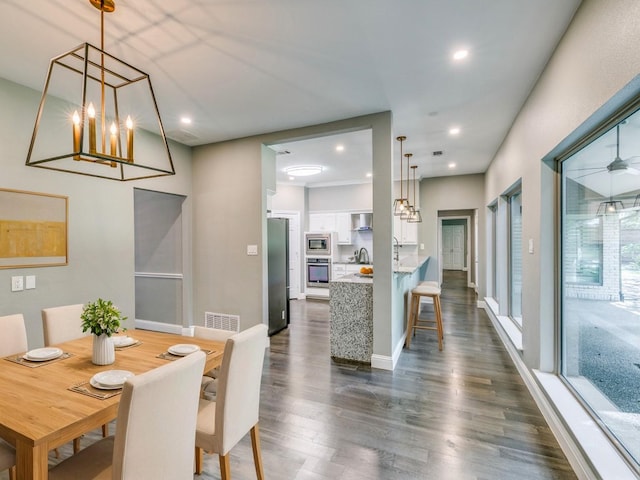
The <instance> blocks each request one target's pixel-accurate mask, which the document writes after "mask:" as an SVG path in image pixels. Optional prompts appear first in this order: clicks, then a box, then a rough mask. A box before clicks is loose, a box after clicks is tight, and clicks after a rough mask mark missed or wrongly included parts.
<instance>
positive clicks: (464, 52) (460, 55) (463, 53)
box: [453, 49, 469, 60]
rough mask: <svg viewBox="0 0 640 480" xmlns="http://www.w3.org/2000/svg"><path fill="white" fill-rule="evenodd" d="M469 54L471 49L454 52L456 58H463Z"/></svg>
mask: <svg viewBox="0 0 640 480" xmlns="http://www.w3.org/2000/svg"><path fill="white" fill-rule="evenodd" d="M468 56H469V50H464V49H463V50H457V51H456V52H454V54H453V59H454V60H463V59H465V58H467V57H468Z"/></svg>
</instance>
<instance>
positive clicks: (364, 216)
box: [354, 213, 373, 231]
mask: <svg viewBox="0 0 640 480" xmlns="http://www.w3.org/2000/svg"><path fill="white" fill-rule="evenodd" d="M354 217H356V218H355V220H354V224H355V225H356V228H355V229H356V230H358V231H367V230H373V213H360V214H356V215H354Z"/></svg>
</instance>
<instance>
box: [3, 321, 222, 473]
mask: <svg viewBox="0 0 640 480" xmlns="http://www.w3.org/2000/svg"><path fill="white" fill-rule="evenodd" d="M127 335H128V336H130V337H132V338H134V339H135V340H138V341H139V343H138V344H137V345H135V346H130V347H127V348H124V349H121V350H120V349H117V350H116V355H115V357H116V359H115V363H113V364H111V365H102V366H99V365H94V364H93V363H92V362H91V356H92V348H93V347H92V345H93V344H92V342H93V338H92V336H86V337H82V338H79V339H76V340H72V341H69V342H65V343H61V344H59V345H55V346H56V347H59V348H61V349H62V350H63V351H64V352H65V353H68V354H70V356H69V357H68V358H63V359H58V360H56V361H52V362H46V363H44V362H43V364H42V365H40V366H38V367H35V368H31V367H28V366H25V365H22V364H19V363H16V362H15V360H16V358H17V357H18V356H16V355H13V356H11V357H6V358H3V359H0V437H1V438H3V439H5V440H6V441H8V442H9V443H11V444H12V445H14V446H15V447H16V457H17V461H16V466H17V477H18V479H19V480H46V479H47V478H48V454H49V451H50V450H52V449H54V448H57V447H59V446H60V445H63V444H65V443H67V442H70V441H72V440H73V439H75V438H78V437H80V436H81V435H82V434H84V433H86V432H88V431H90V430H93V429H94V428H99V427H100V426H101V425H104V424H107V423H109V422H110V421H112V420H114V419H115V418H116V416H117V413H118V404H119V402H120V397H121V395H115V396H112V397H110V398H106V399H100V398H94V397H91V396H88V395H85V394H82V393H80V392H78V391H73V390H70V388H71V387H73V386H74V385H78V384H80V383H83V382H87V381H88V380H90V379H91V377H93V375H95V374H96V373H99V372H102V371H106V370H128V371H130V372H132V373H134V374H141V373H144V372H147V371H149V370H152V369H154V368H156V367H159V366H161V365H165V364H167V362H169V361H171V360H170V358H173V357H171V356H170V355H163V354H166V352H167V349H168V348H169V347H170V346H172V345H175V344H196V345H198V346H200V348H201V349H203V350H206V351H208V352H211V353H208V354H207V356H206V363H205V370H204V371H208V370H210V369H212V368H214V367H216V366H218V365H220V363H221V362H222V354H223V350H224V343H222V342H215V341H211V340H203V339H200V338H194V337H184V336H180V335H173V334H168V333H160V332H151V331H146V330H129V331H128V332H127ZM159 355H161V356H164V357H165V358H160V357H159ZM12 360H14V361H12ZM114 393H115V392H114Z"/></svg>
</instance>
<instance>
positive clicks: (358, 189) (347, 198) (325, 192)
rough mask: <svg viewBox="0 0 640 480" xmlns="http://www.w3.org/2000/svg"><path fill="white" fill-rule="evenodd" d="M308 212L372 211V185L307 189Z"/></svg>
mask: <svg viewBox="0 0 640 480" xmlns="http://www.w3.org/2000/svg"><path fill="white" fill-rule="evenodd" d="M307 190H308V195H309V211H310V212H325V211H326V212H346V211H356V210H368V211H372V210H373V184H372V183H360V184H354V185H339V186H334V187H314V188H309V189H307Z"/></svg>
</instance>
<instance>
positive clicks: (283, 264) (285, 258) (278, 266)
mask: <svg viewBox="0 0 640 480" xmlns="http://www.w3.org/2000/svg"><path fill="white" fill-rule="evenodd" d="M267 240H268V241H267V248H268V251H267V258H268V260H267V270H268V277H269V335H273V334H275V333H278V332H279V331H280V330H282V329H283V328H286V327H287V325H288V324H289V220H288V219H287V218H268V219H267Z"/></svg>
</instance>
